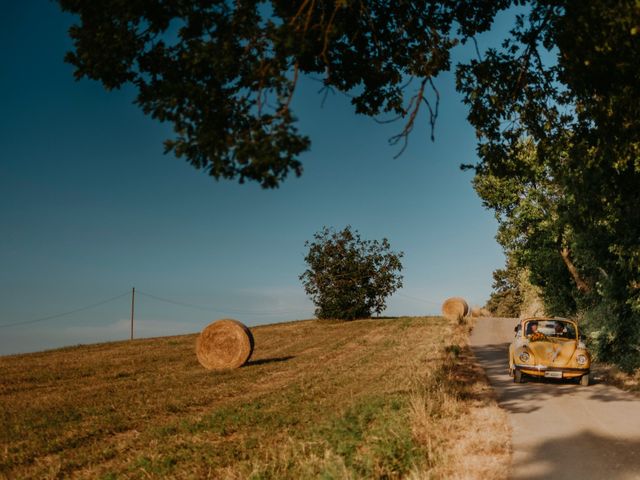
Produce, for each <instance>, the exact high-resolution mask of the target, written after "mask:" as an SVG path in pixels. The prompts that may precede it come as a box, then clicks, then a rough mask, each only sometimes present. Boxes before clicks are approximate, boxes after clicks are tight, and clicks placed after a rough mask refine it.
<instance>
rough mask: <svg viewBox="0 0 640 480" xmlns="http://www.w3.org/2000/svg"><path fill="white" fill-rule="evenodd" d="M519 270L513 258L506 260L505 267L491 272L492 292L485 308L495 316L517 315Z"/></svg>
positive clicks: (518, 308) (519, 296) (520, 297)
mask: <svg viewBox="0 0 640 480" xmlns="http://www.w3.org/2000/svg"><path fill="white" fill-rule="evenodd" d="M519 274H520V270H519V269H517V268H516V267H515V264H514V261H513V260H507V265H506V266H505V268H499V269H497V270H496V271H494V272H493V284H492V287H493V292H491V296H490V297H489V301H488V302H487V305H486V308H487V309H489V311H490V312H491V313H492V314H493V315H495V316H496V317H518V316H520V307H521V306H522V293H521V292H520V285H519V282H518V275H519Z"/></svg>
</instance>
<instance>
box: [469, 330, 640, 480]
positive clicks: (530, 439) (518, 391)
mask: <svg viewBox="0 0 640 480" xmlns="http://www.w3.org/2000/svg"><path fill="white" fill-rule="evenodd" d="M516 324H517V320H516V319H502V318H481V319H478V320H477V321H476V325H475V328H474V330H473V332H472V335H471V347H472V349H473V351H474V353H475V355H476V357H477V359H478V361H479V363H480V365H482V366H483V367H484V369H485V370H486V372H487V375H488V376H489V381H490V382H491V384H492V385H493V387H494V388H495V389H496V392H497V394H498V399H499V402H500V405H501V406H502V407H503V408H504V409H505V410H506V411H507V412H508V413H509V418H510V422H511V427H512V448H513V455H512V458H511V470H510V478H513V479H517V480H521V479H528V480H534V479H535V480H538V479H540V480H541V479H553V480H556V479H572V480H573V479H580V480H586V479H605V480H619V479H625V480H627V479H640V399H639V398H638V397H636V396H634V395H632V394H630V393H627V392H624V391H622V390H620V389H618V388H615V387H613V386H610V385H606V384H603V383H598V382H597V381H595V382H594V383H593V384H592V385H590V386H588V387H581V386H580V385H577V384H574V383H561V382H553V381H544V380H543V381H537V380H529V381H527V383H523V384H515V383H513V380H512V379H511V377H509V375H508V374H507V356H508V353H507V352H508V346H509V342H510V341H511V339H512V338H513V335H514V334H513V328H514V326H515V325H516Z"/></svg>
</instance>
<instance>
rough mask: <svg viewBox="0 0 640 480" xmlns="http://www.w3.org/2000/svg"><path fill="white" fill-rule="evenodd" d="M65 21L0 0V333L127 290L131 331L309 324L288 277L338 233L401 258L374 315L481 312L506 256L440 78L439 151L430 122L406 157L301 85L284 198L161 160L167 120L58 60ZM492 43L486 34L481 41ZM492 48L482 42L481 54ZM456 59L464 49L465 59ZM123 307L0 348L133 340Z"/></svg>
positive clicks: (380, 132) (15, 337) (4, 338)
mask: <svg viewBox="0 0 640 480" xmlns="http://www.w3.org/2000/svg"><path fill="white" fill-rule="evenodd" d="M72 22H73V18H72V17H70V16H68V15H65V14H62V13H61V12H59V11H58V8H57V4H55V3H53V2H37V3H36V2H17V3H13V4H8V5H6V6H5V8H4V13H3V15H2V17H1V18H0V49H1V50H2V52H1V53H2V58H3V60H4V61H3V63H2V65H1V66H0V95H2V99H1V100H2V115H1V116H0V145H1V146H2V153H1V159H0V225H1V230H0V325H5V324H9V323H14V322H22V321H30V320H35V319H39V318H42V317H46V316H50V315H55V314H58V313H61V312H67V311H70V310H74V309H77V308H80V307H84V306H87V305H90V304H93V303H97V302H100V301H102V300H105V299H108V298H111V297H114V296H117V295H120V294H124V293H126V292H128V291H130V290H131V287H132V286H135V287H136V289H137V290H139V291H140V292H144V293H147V294H150V295H153V296H156V297H161V298H164V299H168V300H172V301H176V302H179V303H186V304H192V305H198V306H202V307H204V308H201V309H197V308H191V307H186V306H182V305H176V304H171V303H167V302H161V301H159V300H157V299H154V298H151V297H149V296H143V295H138V297H137V302H136V336H139V337H143V336H162V335H171V334H178V333H190V332H196V331H199V330H201V329H202V328H203V327H204V326H205V325H206V324H208V323H209V322H210V321H212V320H214V319H216V318H222V317H233V318H237V319H238V320H240V321H243V322H245V323H246V324H247V325H250V326H252V325H258V324H263V323H273V322H279V321H286V320H294V319H302V318H311V317H312V316H313V305H312V304H311V302H310V301H309V300H308V299H307V298H306V296H305V294H304V291H303V289H302V286H301V284H300V281H299V280H298V275H299V274H300V273H301V272H302V271H303V270H304V261H303V258H304V254H305V249H304V242H305V240H308V239H310V238H311V237H312V235H313V233H314V232H316V231H318V230H320V229H321V228H322V226H324V225H326V226H333V227H335V228H342V227H344V226H345V225H347V224H350V225H352V226H353V227H354V228H355V229H357V230H358V231H359V232H360V233H361V234H362V236H363V237H364V238H371V239H373V238H382V237H387V238H388V239H389V240H390V242H391V244H392V247H393V248H394V249H395V250H402V251H404V252H405V257H404V262H403V263H404V272H403V273H404V288H403V289H402V290H400V291H399V292H397V293H396V294H395V295H394V296H393V297H392V298H391V299H390V300H389V301H388V309H387V311H386V312H385V315H425V314H437V313H438V312H439V303H440V302H441V301H442V300H443V299H444V298H446V297H448V296H452V295H461V296H464V297H465V298H467V300H468V301H469V303H470V304H474V305H481V304H483V303H484V302H485V301H486V299H487V298H488V295H489V293H490V291H491V273H492V271H493V270H494V269H496V268H498V267H501V266H502V264H503V261H504V258H503V255H502V253H501V249H500V247H499V246H498V245H497V244H496V242H495V240H494V235H495V230H496V222H495V220H494V219H493V216H492V214H491V212H488V211H486V210H484V209H483V207H482V205H481V202H480V199H479V198H478V197H477V196H476V194H475V193H474V191H473V189H472V188H471V185H470V180H471V178H472V175H471V173H469V172H461V171H460V170H459V165H460V164H461V163H474V162H475V158H476V156H475V137H474V132H473V129H472V128H471V127H470V126H469V125H468V124H467V122H466V120H465V115H466V108H465V107H464V105H462V103H461V102H460V97H459V95H458V94H457V93H456V92H455V90H454V87H453V78H452V76H451V75H446V76H443V77H441V78H439V79H438V80H437V82H436V85H437V86H438V88H439V90H440V93H441V96H442V100H441V105H440V116H439V118H438V123H437V125H436V132H435V133H436V141H435V142H431V141H430V140H429V131H428V127H427V124H426V118H425V115H422V116H421V119H420V123H419V125H418V126H417V127H416V129H415V130H414V132H413V134H412V136H411V138H410V143H409V147H408V148H407V150H406V151H405V153H404V154H403V155H402V156H401V157H399V158H397V159H394V158H393V157H394V155H395V154H396V153H397V152H398V147H397V146H396V147H392V146H389V145H388V139H389V138H390V137H391V136H392V135H394V134H396V133H398V131H399V130H400V129H401V128H402V124H400V123H397V124H390V125H380V124H377V123H375V122H374V121H373V120H372V119H370V118H367V117H362V116H357V115H355V114H354V113H353V110H352V108H351V106H350V105H349V101H348V99H347V98H345V97H343V96H340V95H335V96H331V95H330V96H329V97H328V99H327V101H326V103H325V105H324V107H322V106H321V100H322V99H321V96H320V95H318V94H317V90H318V85H317V84H316V83H314V82H313V81H311V80H303V81H301V83H300V85H299V88H298V90H297V91H296V94H295V97H294V102H293V108H294V111H295V112H296V114H297V115H298V117H299V118H300V123H299V126H300V129H301V131H302V132H305V133H306V134H308V135H309V136H310V137H311V139H312V142H313V145H312V148H311V150H310V152H308V153H306V154H304V155H303V156H302V161H303V164H304V174H303V176H302V177H301V178H295V177H291V178H289V179H288V180H287V181H286V182H285V183H284V184H283V186H282V187H281V188H279V189H277V190H262V189H260V188H259V187H258V186H257V185H253V184H245V185H238V184H236V183H234V182H228V181H222V182H215V181H214V180H213V179H211V178H210V177H208V176H207V175H206V174H204V173H203V172H199V171H197V170H195V169H193V168H192V167H191V166H189V165H188V164H187V163H186V162H185V161H184V160H181V159H176V158H174V157H173V156H171V155H164V154H163V146H162V141H163V140H164V139H165V138H168V137H170V136H171V131H170V127H169V126H168V125H162V124H158V123H156V122H154V121H152V120H151V119H149V118H146V117H145V116H144V115H143V114H142V113H141V112H140V111H139V110H138V109H137V107H135V106H134V105H132V103H131V101H132V99H133V96H134V94H133V91H132V90H131V89H127V88H125V89H123V90H120V91H115V92H106V91H105V90H104V89H103V88H102V86H101V85H99V84H98V83H95V82H91V81H88V80H83V81H80V82H76V81H74V79H73V75H72V67H71V66H70V65H67V64H65V63H64V62H63V56H64V53H65V52H66V51H67V50H68V49H69V48H70V41H69V39H68V36H67V33H66V31H67V29H68V27H69V26H70V25H71V23H72ZM490 38H491V36H490V35H489V36H486V39H487V40H488V39H490ZM483 46H486V45H483ZM466 54H467V49H460V50H458V51H457V55H458V57H459V58H463V57H464V56H465V55H466ZM129 308H130V297H129V296H123V297H121V298H119V299H118V300H114V301H112V302H109V303H106V304H104V305H101V306H99V307H96V308H95V309H91V310H86V311H83V312H78V313H75V314H72V315H66V316H63V317H59V318H55V319H50V320H47V321H42V322H36V323H30V324H26V325H23V326H15V327H6V328H0V354H9V353H17V352H26V351H34V350H40V349H44V348H52V347H57V346H62V345H73V344H77V343H91V342H100V341H107V340H118V339H125V338H128V335H129V330H128V329H129V325H128V324H129Z"/></svg>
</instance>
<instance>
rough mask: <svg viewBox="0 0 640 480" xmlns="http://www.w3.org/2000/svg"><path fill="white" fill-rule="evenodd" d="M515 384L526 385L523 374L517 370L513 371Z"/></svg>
mask: <svg viewBox="0 0 640 480" xmlns="http://www.w3.org/2000/svg"><path fill="white" fill-rule="evenodd" d="M513 383H524V379H523V378H522V372H521V371H520V370H518V369H517V368H516V369H515V370H514V371H513Z"/></svg>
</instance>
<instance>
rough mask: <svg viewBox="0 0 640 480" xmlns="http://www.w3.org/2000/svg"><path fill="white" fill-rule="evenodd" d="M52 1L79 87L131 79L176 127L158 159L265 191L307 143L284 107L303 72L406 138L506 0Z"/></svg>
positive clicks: (155, 111) (297, 168) (294, 167)
mask: <svg viewBox="0 0 640 480" xmlns="http://www.w3.org/2000/svg"><path fill="white" fill-rule="evenodd" d="M58 1H59V3H60V5H61V7H62V8H63V10H65V11H68V12H71V13H74V14H77V15H78V23H77V24H76V25H74V26H72V27H71V29H70V32H69V33H70V36H71V38H72V40H73V44H74V50H73V51H71V52H69V53H68V54H67V57H66V60H67V61H68V62H69V63H71V64H72V65H74V66H75V69H76V70H75V76H76V77H77V78H82V77H88V78H91V79H94V80H98V81H100V82H102V84H103V85H104V86H105V87H106V88H107V89H114V88H119V87H121V86H122V85H124V84H125V83H131V84H133V85H134V86H135V88H136V90H137V96H136V99H135V102H136V103H137V104H138V105H139V106H140V108H141V109H142V110H143V111H144V112H145V113H146V114H147V115H150V116H151V117H153V118H155V119H158V120H160V121H162V122H170V123H172V124H173V128H174V131H175V137H174V138H172V139H168V140H167V141H166V142H165V149H166V151H172V152H174V153H175V155H176V156H178V157H184V158H185V159H186V160H187V161H189V162H190V163H191V164H192V165H193V166H194V167H196V168H201V169H205V170H206V171H208V173H209V174H210V175H211V176H213V177H215V178H216V179H218V178H227V179H233V178H237V179H238V180H239V181H240V182H244V181H245V180H254V181H257V182H259V183H260V184H261V185H262V186H263V187H267V188H269V187H276V186H278V185H279V184H280V182H282V181H283V180H284V179H285V178H286V177H287V175H288V174H289V173H290V172H294V173H295V174H296V175H300V174H301V172H302V164H301V162H300V160H299V156H300V154H301V153H302V152H304V151H305V150H307V149H308V148H309V146H310V140H309V138H307V137H306V136H305V135H304V134H302V133H301V132H299V131H298V129H297V127H296V118H295V116H294V112H292V109H291V99H292V97H293V95H294V91H295V88H296V83H297V81H298V78H299V76H300V75H302V74H310V75H314V76H315V77H318V78H319V79H320V81H321V82H322V84H323V88H326V89H335V90H338V91H341V92H345V93H349V94H350V96H351V97H352V103H353V106H354V108H355V111H356V112H357V113H360V114H365V115H379V114H389V115H391V116H395V117H399V118H404V119H405V126H404V130H403V131H402V132H401V134H400V135H399V136H398V137H397V138H396V140H398V141H401V140H402V139H406V136H407V135H408V134H409V133H410V131H411V130H412V128H413V125H414V121H415V118H416V115H417V113H418V110H419V108H420V107H421V106H426V107H427V108H428V110H430V112H431V121H432V122H433V121H434V120H435V116H436V114H437V112H436V110H437V105H435V104H434V102H433V101H430V100H429V99H428V95H427V91H428V90H429V89H430V88H432V89H435V87H434V86H433V84H432V83H431V81H432V79H433V78H434V77H435V76H437V75H438V74H439V73H440V72H442V71H447V70H450V69H451V58H450V53H451V48H452V47H453V46H455V45H456V44H457V43H458V42H459V41H465V40H466V39H468V38H471V37H472V36H473V35H475V34H477V33H479V32H482V31H485V30H487V29H489V27H490V26H491V23H492V20H493V17H494V16H495V14H496V13H497V12H498V11H499V10H501V9H504V8H507V7H508V6H509V5H510V4H511V3H512V2H510V1H504V0H476V1H468V2H459V1H453V0H445V1H437V2H433V1H427V0H417V1H415V0H412V1H397V2H377V1H376V2H371V1H353V0H338V1H333V0H298V1H291V0H270V1H257V0H246V1H245V0H243V1H237V2H229V1H227V0H180V1H172V2H167V1H163V0H95V1H91V2H86V1H83V0H58ZM411 80H414V81H415V82H414V85H413V86H410V85H409V84H410V83H411ZM407 92H408V93H407ZM436 93H437V92H436Z"/></svg>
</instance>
